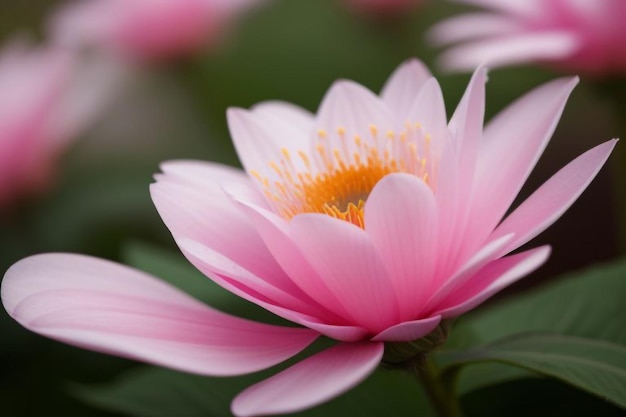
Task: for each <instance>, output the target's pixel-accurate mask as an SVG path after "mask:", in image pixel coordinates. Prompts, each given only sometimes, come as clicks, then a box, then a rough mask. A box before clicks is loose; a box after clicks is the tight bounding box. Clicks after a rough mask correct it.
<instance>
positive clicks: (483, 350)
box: [439, 334, 626, 408]
mask: <svg viewBox="0 0 626 417" xmlns="http://www.w3.org/2000/svg"><path fill="white" fill-rule="evenodd" d="M439 361H440V362H441V363H442V364H443V366H444V367H445V368H447V369H448V370H450V369H451V368H455V367H458V366H461V365H464V364H467V363H472V362H485V361H495V362H502V363H507V364H511V365H514V366H519V367H521V368H524V369H528V370H530V371H534V372H537V373H540V374H543V375H547V376H551V377H554V378H557V379H560V380H561V381H564V382H566V383H568V384H571V385H573V386H575V387H578V388H580V389H583V390H585V391H588V392H590V393H593V394H595V395H598V396H600V397H602V398H605V399H607V400H608V401H610V402H612V403H614V404H616V405H619V406H621V407H624V408H626V347H624V346H620V345H618V344H615V343H611V342H607V341H602V340H593V339H585V338H580V337H572V336H564V335H558V334H529V335H520V336H515V337H510V338H505V339H502V340H499V341H497V342H494V343H492V344H489V345H486V346H482V347H478V348H474V349H469V350H459V351H448V352H446V353H443V354H441V355H439Z"/></svg>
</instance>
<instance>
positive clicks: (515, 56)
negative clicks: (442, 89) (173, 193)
mask: <svg viewBox="0 0 626 417" xmlns="http://www.w3.org/2000/svg"><path fill="white" fill-rule="evenodd" d="M579 45H580V41H579V40H578V38H577V37H576V36H575V35H574V34H572V33H569V32H538V33H520V34H514V35H511V36H507V37H496V38H490V39H480V40H476V41H472V42H467V43H463V44H461V45H459V46H456V47H452V48H450V49H448V50H446V51H445V52H443V53H442V54H441V55H440V56H439V59H438V63H439V65H440V66H441V67H442V68H444V69H446V70H447V71H467V70H473V69H474V68H476V67H478V66H479V65H487V66H489V67H491V68H494V67H501V66H508V65H515V64H524V63H527V62H529V61H531V62H532V61H550V60H558V59H561V58H565V57H567V56H570V55H571V54H573V53H574V52H575V51H576V49H577V48H578V47H579Z"/></svg>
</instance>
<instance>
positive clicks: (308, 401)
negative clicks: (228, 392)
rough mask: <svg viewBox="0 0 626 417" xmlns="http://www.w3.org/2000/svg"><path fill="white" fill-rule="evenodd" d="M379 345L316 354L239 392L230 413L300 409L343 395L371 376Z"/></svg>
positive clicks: (380, 353) (346, 345) (348, 346)
mask: <svg viewBox="0 0 626 417" xmlns="http://www.w3.org/2000/svg"><path fill="white" fill-rule="evenodd" d="M383 351H384V345H383V344H382V343H370V342H368V343H343V344H340V345H337V346H334V347H332V348H330V349H327V350H325V351H323V352H321V353H318V354H316V355H314V356H311V357H310V358H307V359H305V360H303V361H302V362H299V363H297V364H295V365H294V366H292V367H291V368H288V369H287V370H285V371H282V372H281V373H279V374H277V375H274V376H273V377H271V378H268V379H266V380H265V381H262V382H260V383H258V384H256V385H253V386H251V387H250V388H248V389H246V390H245V391H243V392H242V393H240V394H239V395H238V396H237V397H236V398H235V400H234V401H233V404H232V407H231V410H232V412H233V414H235V415H236V416H239V417H246V416H258V415H268V414H285V413H293V412H296V411H300V410H304V409H307V408H309V407H313V406H315V405H317V404H320V403H323V402H325V401H328V400H330V399H331V398H334V397H336V396H338V395H341V394H343V393H344V392H346V391H348V390H349V389H350V388H352V387H354V386H355V385H357V384H359V383H360V382H361V381H363V380H364V379H365V378H366V377H367V376H368V375H369V374H371V373H372V372H373V371H374V370H375V369H376V367H377V366H378V364H379V363H380V360H381V359H382V356H383Z"/></svg>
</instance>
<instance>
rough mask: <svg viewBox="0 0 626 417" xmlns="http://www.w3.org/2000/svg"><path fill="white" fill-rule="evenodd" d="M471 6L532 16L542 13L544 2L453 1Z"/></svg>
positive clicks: (538, 0)
mask: <svg viewBox="0 0 626 417" xmlns="http://www.w3.org/2000/svg"><path fill="white" fill-rule="evenodd" d="M455 1H457V2H459V3H467V4H471V5H473V6H478V7H485V8H488V9H494V10H499V11H502V12H505V13H511V14H516V15H525V16H532V15H536V14H539V13H542V12H543V11H544V7H543V4H542V3H543V2H544V0H506V1H502V0H455Z"/></svg>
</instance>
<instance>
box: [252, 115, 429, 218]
mask: <svg viewBox="0 0 626 417" xmlns="http://www.w3.org/2000/svg"><path fill="white" fill-rule="evenodd" d="M369 132H370V134H369V136H368V137H366V138H363V137H361V136H359V135H355V136H352V137H351V138H348V137H347V135H346V130H345V129H344V128H338V129H337V131H336V132H334V133H336V134H333V135H329V133H328V132H327V131H325V130H323V129H320V130H318V132H317V141H316V143H315V144H314V151H313V152H310V153H307V152H305V151H302V150H300V151H297V157H295V155H292V153H291V152H289V150H287V149H286V148H283V149H281V159H280V160H279V161H278V162H274V161H273V162H270V164H269V166H270V168H271V169H272V170H273V171H274V173H275V174H276V176H274V178H273V179H270V178H268V177H263V176H262V175H260V174H259V173H258V172H257V171H250V174H251V175H253V176H254V177H255V178H257V179H258V180H259V181H260V182H261V184H262V187H263V191H264V193H265V196H266V197H267V198H268V200H269V201H270V202H271V203H272V204H273V205H274V208H275V209H276V211H277V212H278V213H279V214H280V215H281V216H283V217H284V218H286V219H291V218H292V217H294V216H296V215H298V214H302V213H323V214H327V215H329V216H332V217H335V218H338V219H341V220H345V221H348V222H350V223H353V224H355V225H357V226H359V227H361V228H363V227H364V225H365V223H364V219H363V215H364V207H365V202H366V200H367V197H368V196H369V194H370V192H371V191H372V189H373V188H374V186H375V185H376V183H378V181H380V180H381V179H382V178H383V177H384V176H385V175H387V174H390V173H394V172H405V173H410V174H413V175H416V176H419V177H420V178H422V179H423V180H424V182H426V183H427V184H429V185H430V183H431V182H432V177H433V173H434V167H433V164H432V160H433V159H432V158H431V149H430V142H431V139H430V135H428V134H424V133H423V132H422V129H421V126H420V124H419V123H415V124H408V123H407V124H406V127H405V129H403V130H402V131H400V132H398V133H396V132H395V131H388V132H386V134H385V135H384V136H383V135H380V134H379V132H378V129H377V127H376V126H374V125H371V126H370V127H369Z"/></svg>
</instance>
